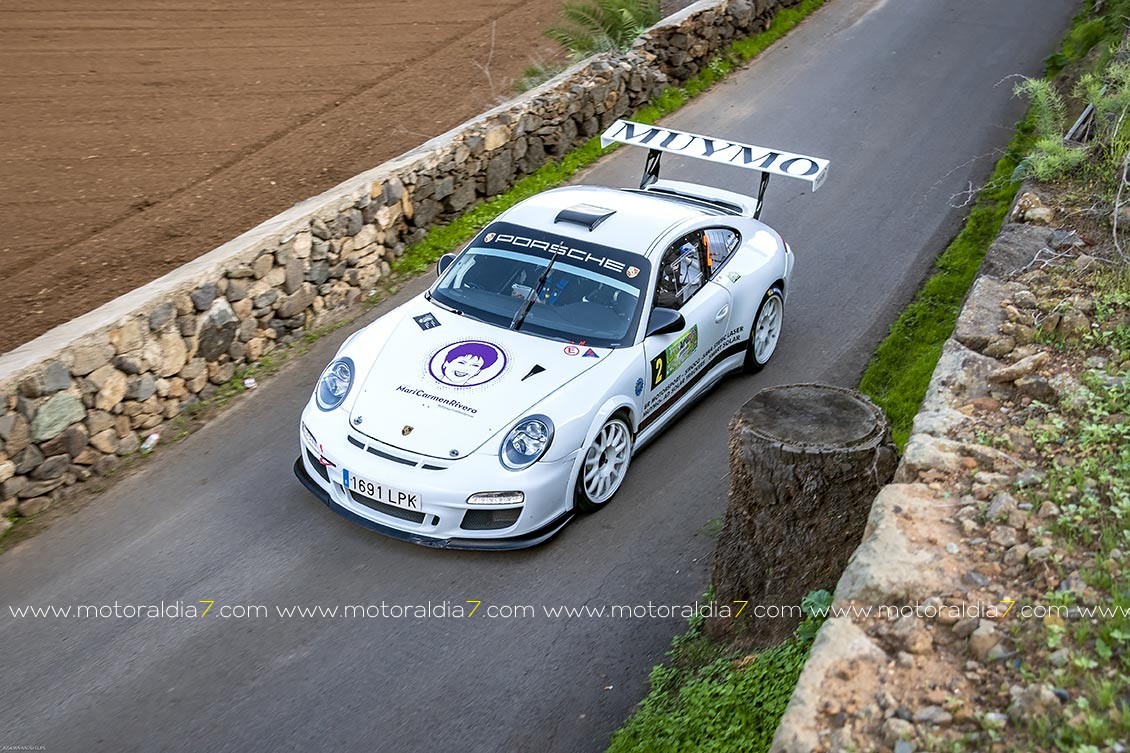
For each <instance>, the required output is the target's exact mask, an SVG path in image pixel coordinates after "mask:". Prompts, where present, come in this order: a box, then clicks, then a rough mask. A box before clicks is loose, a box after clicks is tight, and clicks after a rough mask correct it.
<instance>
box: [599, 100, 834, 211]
mask: <svg viewBox="0 0 1130 753" xmlns="http://www.w3.org/2000/svg"><path fill="white" fill-rule="evenodd" d="M611 144H627V145H628V146H641V147H645V148H646V149H647V150H648V152H647V162H646V163H645V166H644V176H643V180H642V181H640V188H641V189H645V188H647V187H648V186H649V185H651V184H652V183H654V182H655V181H657V180H658V179H659V161H660V158H661V157H662V154H663V152H671V153H672V154H679V155H682V156H683V157H693V158H695V159H701V160H708V161H710V162H718V163H721V164H723V165H732V166H734V167H740V168H744V169H746V170H755V171H757V172H759V173H761V185H760V187H759V188H758V191H757V211H756V213H755V214H754V216H755V217H760V215H761V205H762V199H763V198H764V196H765V187H766V186H767V185H768V184H769V176H771V175H784V176H786V177H789V178H796V179H798V180H803V181H806V182H808V183H809V184H811V185H812V190H813V191H815V190H816V189H817V188H819V187H820V186H821V185H823V184H824V179H825V178H827V177H828V160H826V159H821V158H819V157H808V156H806V155H803V154H794V153H792V152H785V151H781V150H780V149H767V148H765V147H763V146H753V145H752V144H742V143H740V142H737V141H725V140H722V139H717V138H713V137H711V136H699V135H698V134H695V133H687V132H685V131H676V130H674V129H672V128H665V127H663V126H657V125H644V124H642V123H633V122H632V121H630V120H617V121H616V122H615V123H613V124H612V125H611V126H609V127H608V130H606V131H605V132H604V133H602V134H601V135H600V145H601V147H608V146H610V145H611Z"/></svg>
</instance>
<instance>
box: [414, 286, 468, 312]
mask: <svg viewBox="0 0 1130 753" xmlns="http://www.w3.org/2000/svg"><path fill="white" fill-rule="evenodd" d="M424 299H425V300H427V301H430V302H431V303H434V304H435V305H437V306H439V307H440V308H441V309H445V310H447V311H450V312H451V313H453V314H459V316H463V312H462V311H460V310H459V309H457V308H455V307H454V306H448V305H447V304H446V303H441V302H439V301H437V300H436V299H435V296H433V295H432V294H431V293H428V292H425V293H424Z"/></svg>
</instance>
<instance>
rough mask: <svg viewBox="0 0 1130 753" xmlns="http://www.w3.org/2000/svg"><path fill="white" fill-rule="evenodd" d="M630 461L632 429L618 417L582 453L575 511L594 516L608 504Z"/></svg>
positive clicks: (626, 472)
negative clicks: (590, 513)
mask: <svg viewBox="0 0 1130 753" xmlns="http://www.w3.org/2000/svg"><path fill="white" fill-rule="evenodd" d="M631 461H632V430H631V428H630V427H629V426H628V424H627V422H625V421H624V419H622V418H620V417H618V416H616V417H613V418H610V419H608V421H607V422H606V423H605V424H604V426H602V427H601V428H600V431H598V432H597V433H596V436H595V437H593V440H592V442H591V443H590V444H589V446H588V449H587V450H585V456H584V460H583V461H582V462H581V472H580V473H579V474H578V475H577V489H576V493H575V495H574V500H575V502H576V508H577V509H578V510H580V511H581V512H596V511H597V510H600V509H601V508H603V507H604V506H605V505H606V504H608V501H609V500H610V499H612V496H613V495H614V494H616V491H617V490H618V489H619V488H620V485H621V484H623V483H624V478H625V477H626V476H627V475H628V465H629V464H630V463H631Z"/></svg>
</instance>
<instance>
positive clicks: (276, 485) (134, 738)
mask: <svg viewBox="0 0 1130 753" xmlns="http://www.w3.org/2000/svg"><path fill="white" fill-rule="evenodd" d="M1075 8H1076V3H1075V2H1074V1H1073V0H1055V1H1054V2H1053V1H1052V0H1046V1H1045V2H1041V3H1039V8H1038V10H1037V9H1035V7H1034V4H1033V3H1031V2H1030V0H995V1H994V2H991V3H987V2H984V1H983V0H898V2H885V1H884V0H832V1H831V2H830V3H829V5H828V6H826V7H825V8H824V9H822V10H821V11H819V12H818V13H816V14H815V15H814V16H813V17H812V18H811V19H810V20H809V21H807V22H806V23H805V24H804V25H803V26H802V27H800V28H798V29H797V30H796V31H795V32H793V34H791V35H790V36H789V37H788V38H787V39H785V40H784V41H783V42H782V43H781V44H779V45H778V46H777V47H775V48H774V49H772V50H770V51H769V52H768V53H767V54H765V55H764V56H763V57H762V58H761V59H760V60H759V61H757V62H756V64H754V65H753V66H751V67H750V68H749V69H747V70H745V71H742V72H739V73H737V74H735V75H733V76H731V78H730V80H729V81H728V82H726V83H725V84H724V85H722V86H719V87H718V88H717V89H715V90H714V91H712V92H710V93H709V94H708V95H706V96H704V97H702V98H701V99H699V100H698V101H696V102H695V103H694V104H692V105H690V106H688V107H686V108H685V109H683V110H682V111H681V112H679V113H678V114H677V115H675V116H674V117H672V118H670V120H669V123H670V124H671V125H673V126H675V127H678V128H684V129H687V130H692V131H698V132H704V133H709V134H716V135H719V136H725V137H733V138H736V139H739V140H745V141H749V142H752V143H757V144H762V145H768V146H775V147H781V148H785V149H791V150H795V151H799V152H802V153H808V154H813V155H816V156H824V157H828V158H830V159H831V160H832V165H831V170H830V173H829V178H828V181H827V183H826V185H825V186H824V187H823V188H822V189H821V190H820V191H819V192H818V193H815V194H810V193H806V187H805V185H804V184H801V183H799V182H791V181H785V180H783V179H777V180H775V181H773V184H772V185H771V186H770V193H769V199H768V204H767V208H766V211H765V214H764V219H765V220H767V221H768V222H770V223H771V224H773V225H774V226H775V227H776V228H777V229H778V230H780V231H781V233H782V234H783V235H784V236H785V238H786V239H787V240H788V241H789V242H790V243H791V244H792V246H793V248H794V249H795V250H796V252H797V255H798V267H797V272H796V275H795V286H794V289H793V291H792V294H791V298H790V301H789V305H788V308H787V310H786V325H785V334H784V337H783V339H782V342H781V345H780V348H779V350H778V353H777V356H776V359H775V361H774V362H773V364H772V365H771V366H770V367H769V368H768V369H767V370H766V371H765V372H763V373H762V374H761V375H758V376H757V377H755V378H751V377H740V378H733V379H730V380H728V381H727V382H725V383H723V384H722V385H721V386H720V388H719V389H717V390H716V391H715V392H714V393H713V394H712V395H711V396H710V397H709V399H708V400H706V401H704V402H703V403H701V404H700V405H699V406H698V407H697V408H696V409H694V410H693V411H692V412H690V413H689V414H687V415H686V416H685V417H684V418H683V419H682V420H681V421H680V422H678V423H677V424H676V425H675V426H674V427H673V428H672V429H671V430H669V431H668V432H667V433H666V434H665V435H664V436H663V437H662V438H660V439H659V440H658V441H657V442H656V443H655V444H653V445H652V446H651V447H650V448H648V449H647V450H646V451H645V452H644V453H642V454H641V455H640V456H639V457H638V458H637V459H636V461H635V463H634V465H633V468H632V473H631V475H630V477H629V479H628V482H627V484H626V485H625V487H624V488H623V490H622V491H621V493H620V495H619V497H618V498H617V500H616V502H615V504H613V505H612V506H611V507H610V508H609V509H608V510H605V511H603V512H602V513H600V514H599V515H596V516H593V517H587V518H583V519H581V520H579V521H578V522H576V523H575V524H573V525H572V526H570V527H569V528H567V529H566V530H565V531H564V532H563V533H562V534H561V535H560V536H559V537H558V538H556V539H555V540H554V541H552V542H550V543H549V544H547V545H545V546H543V547H541V548H538V549H535V550H532V551H525V552H518V553H509V554H482V553H459V552H444V551H434V550H429V549H423V548H418V547H413V546H411V545H407V544H402V543H398V542H394V541H390V540H386V539H383V538H381V537H379V536H376V535H374V534H371V533H369V532H368V531H365V530H362V529H360V528H358V527H355V526H353V525H351V524H349V523H347V522H345V521H344V520H342V519H340V518H338V517H337V516H336V515H334V514H333V513H331V512H329V511H328V510H326V509H325V508H324V507H322V506H321V504H320V503H318V502H317V501H315V500H314V499H313V498H312V497H311V496H309V495H308V494H307V493H306V492H305V491H304V490H302V489H301V488H300V487H299V486H298V484H297V482H296V481H295V480H294V479H293V477H292V476H291V472H290V465H291V462H292V461H293V458H294V456H295V452H296V449H295V448H296V421H297V417H298V413H299V410H300V407H301V406H302V404H303V402H304V401H305V400H306V397H307V395H308V393H309V389H310V386H311V385H312V383H313V381H314V379H315V378H316V376H317V373H318V371H319V370H320V369H321V367H322V365H323V364H324V362H325V361H326V360H327V359H328V358H329V357H330V356H331V355H332V353H333V351H334V350H335V348H336V347H337V345H338V344H339V342H340V341H341V340H342V339H343V338H344V336H345V333H344V332H341V333H338V335H337V336H334V337H331V338H327V339H326V340H325V341H323V342H320V343H319V344H318V345H317V346H316V347H315V348H314V349H313V351H312V352H311V353H310V355H309V356H308V357H306V358H305V359H303V360H302V361H301V362H299V363H295V364H293V365H292V366H291V367H289V368H287V369H286V370H285V371H284V372H283V373H282V374H280V375H279V376H278V377H277V378H275V379H274V380H273V381H271V382H270V383H269V384H267V385H264V386H263V387H262V388H261V389H259V390H258V391H257V392H255V393H254V394H252V395H251V396H250V397H249V398H248V399H246V400H244V401H242V403H241V404H239V405H238V406H237V407H236V408H235V409H233V410H231V411H230V412H229V413H228V414H227V415H225V416H224V417H222V418H220V419H219V420H216V421H215V422H214V423H212V424H211V425H209V426H208V427H206V428H205V429H203V430H202V431H200V432H199V433H197V434H195V435H194V436H192V437H191V438H189V439H188V440H187V441H185V442H183V443H182V444H180V445H177V446H174V447H169V448H166V449H164V450H162V452H161V453H160V455H159V459H158V460H157V461H156V462H152V463H150V464H149V465H150V467H149V468H148V469H147V470H145V471H144V472H143V473H140V474H137V475H134V476H132V477H130V478H127V479H124V480H123V481H122V482H121V483H119V484H118V485H117V486H116V487H115V488H114V489H113V490H112V491H111V492H110V493H108V494H106V495H105V497H104V498H103V499H100V500H98V501H96V502H94V503H93V504H91V505H90V506H88V507H86V508H85V509H83V510H82V511H80V512H79V513H77V514H75V515H74V516H72V517H70V518H68V519H66V520H64V521H61V522H60V523H58V524H57V525H55V526H54V527H52V528H51V529H49V530H48V531H46V532H44V533H43V534H41V535H39V536H37V537H35V538H33V539H31V540H29V541H27V542H25V543H23V544H21V545H20V546H18V547H16V548H14V549H13V550H12V551H10V552H8V553H7V554H5V555H4V556H3V557H0V591H2V597H0V602H2V605H3V606H2V609H3V613H2V614H0V635H2V636H3V642H4V647H5V651H4V656H3V658H0V745H43V746H46V749H47V750H50V751H78V750H82V751H96V750H98V751H100V750H106V751H123V750H166V751H180V750H183V751H199V750H209V751H220V750H223V751H248V750H369V751H396V752H400V751H424V750H440V749H457V750H461V751H465V752H467V753H469V752H471V751H497V750H527V749H537V750H539V751H542V752H545V753H548V752H549V751H596V750H601V749H602V748H603V747H604V745H605V744H606V742H607V739H608V735H609V733H610V732H611V731H612V730H613V729H615V728H616V727H617V726H618V725H619V724H620V723H621V722H622V721H623V719H624V718H625V717H626V715H627V714H628V712H629V711H630V709H631V707H632V705H633V704H634V703H635V702H636V701H637V700H638V699H639V698H640V697H641V696H642V695H643V693H644V691H645V686H646V678H647V673H648V669H649V667H650V666H651V665H652V664H653V663H655V662H657V661H659V660H660V659H661V657H662V654H663V651H664V649H665V648H666V647H667V645H668V642H669V641H670V639H671V637H672V636H673V635H674V634H675V633H677V632H680V631H681V630H682V628H683V625H684V622H683V620H682V619H681V618H669V619H640V620H624V619H610V618H582V617H574V618H571V619H570V618H564V617H561V618H550V617H546V616H538V617H532V618H525V619H489V618H487V617H485V616H484V613H483V612H481V613H480V614H477V615H476V616H475V617H473V618H470V619H466V618H463V619H452V618H441V617H430V618H419V619H416V618H413V619H396V618H391V617H389V618H380V617H378V618H374V619H360V618H357V619H351V620H344V619H340V618H338V619H331V618H307V619H301V618H297V617H294V618H290V619H285V618H282V617H278V616H272V617H263V618H257V619H243V620H240V619H222V618H220V617H218V616H216V614H215V613H213V614H210V615H209V616H208V617H205V618H203V619H201V618H197V619H191V620H190V619H184V618H182V619H173V618H149V619H140V620H137V619H135V620H126V619H122V620H115V619H105V620H102V619H87V620H82V621H77V620H74V619H63V618H49V619H31V618H22V619H20V618H14V617H13V616H12V615H11V613H10V612H9V610H8V607H9V606H10V605H17V606H18V605H25V604H31V605H36V606H46V605H58V606H65V605H68V604H95V605H101V604H113V603H114V602H115V601H116V602H118V603H119V604H156V603H158V602H160V601H162V600H163V601H165V602H166V603H171V602H176V601H178V600H179V601H182V602H185V603H187V604H192V605H196V606H199V607H200V608H203V605H200V604H197V601H198V600H200V599H209V600H215V601H216V606H215V607H214V609H217V610H218V608H219V606H220V605H228V606H232V605H265V606H268V607H270V608H271V609H272V610H273V609H274V607H275V606H277V605H283V606H285V605H293V604H299V605H305V606H312V605H327V606H329V605H342V604H380V602H381V601H382V600H383V601H385V602H387V603H388V604H425V603H427V602H428V601H429V600H430V601H432V602H444V601H448V602H452V603H454V604H458V605H460V606H467V605H466V604H465V600H468V599H476V600H481V601H482V602H483V604H484V606H483V607H481V609H482V610H484V612H485V608H486V605H495V606H501V605H531V606H534V607H536V608H537V609H539V610H540V609H541V607H543V606H546V605H548V606H552V605H568V606H574V607H576V606H582V605H591V606H600V605H612V604H647V603H648V602H649V601H650V602H653V603H662V604H683V603H690V602H693V600H694V599H695V597H696V595H698V594H700V593H701V592H702V591H703V590H704V588H705V586H706V583H707V581H708V579H709V567H708V561H709V554H710V551H711V548H712V546H713V543H714V542H713V539H712V538H711V536H710V535H709V533H708V532H707V530H704V527H707V526H708V524H709V522H710V521H711V520H712V519H716V518H717V517H718V516H719V515H721V514H722V512H723V510H724V506H725V498H724V495H725V485H726V423H727V421H728V419H729V417H730V415H731V414H732V413H733V411H734V410H735V409H736V408H737V407H738V406H739V405H740V404H741V403H742V402H743V401H745V400H746V399H747V398H748V397H749V396H751V395H752V394H753V393H754V392H756V391H757V390H758V389H760V388H762V387H765V386H767V385H770V384H774V383H782V382H795V381H811V380H819V381H826V382H831V383H835V384H852V383H854V382H855V381H856V380H857V379H858V376H859V374H860V372H861V370H862V368H863V366H864V364H865V362H866V360H867V357H868V354H869V353H870V352H871V350H872V348H873V347H874V345H875V344H876V343H877V342H878V340H879V339H880V337H881V336H882V334H883V332H884V331H885V330H886V328H887V327H888V325H889V323H890V322H891V320H892V319H893V317H894V316H895V314H896V312H897V311H898V310H899V308H900V307H901V306H902V305H903V304H904V303H905V302H906V301H907V300H908V299H909V298H910V296H911V295H912V293H913V291H914V289H915V287H916V285H917V284H918V282H919V281H920V280H921V279H922V277H923V276H924V274H925V273H926V271H927V270H928V268H929V265H930V261H931V259H932V258H933V257H934V256H935V255H936V254H937V253H938V252H939V251H940V250H941V249H942V247H943V246H944V245H945V243H946V241H947V240H948V239H949V238H950V237H951V236H952V235H953V233H954V232H955V231H956V229H957V228H958V226H959V222H960V219H961V215H962V212H961V210H958V209H954V208H952V207H951V206H950V198H951V194H953V193H954V192H957V191H960V190H962V189H964V188H966V186H967V184H968V182H969V181H974V182H976V181H978V180H979V179H981V178H983V176H985V175H986V174H987V172H988V170H989V169H990V166H991V164H992V161H993V157H992V153H993V151H994V150H995V149H998V148H999V147H1001V146H1002V145H1003V144H1004V143H1005V142H1006V141H1007V139H1008V138H1009V136H1010V134H1011V130H1012V124H1013V123H1014V121H1015V120H1016V119H1017V118H1018V117H1019V116H1020V114H1021V112H1022V109H1023V105H1022V103H1020V102H1018V101H1017V100H1015V99H1013V98H1012V97H1011V94H1010V88H1011V87H1010V85H1009V84H1008V83H1005V84H998V82H1000V81H1001V80H1002V79H1004V78H1005V77H1006V76H1009V75H1010V74H1015V73H1026V74H1034V73H1037V72H1038V71H1039V70H1040V61H1041V59H1042V58H1043V57H1044V56H1045V55H1047V54H1048V53H1049V52H1051V51H1052V48H1053V46H1054V44H1055V41H1056V40H1057V39H1058V38H1059V36H1060V35H1061V33H1062V31H1063V30H1064V29H1065V28H1066V25H1067V23H1068V20H1069V16H1070V15H1071V13H1072V12H1073V11H1074V9H1075ZM641 156H642V155H641V154H639V153H638V152H636V153H630V152H629V150H622V151H621V152H619V153H618V154H616V155H615V156H614V157H613V158H611V159H608V160H606V161H605V162H604V163H603V164H601V165H599V166H598V167H597V168H596V169H594V170H592V171H590V172H589V173H588V174H587V175H586V176H585V177H584V180H585V181H586V182H595V183H606V184H612V185H631V184H633V183H634V182H635V181H636V180H637V177H638V174H639V171H640V169H641V162H642V160H641ZM666 163H667V164H666V165H665V168H666V169H665V175H669V176H671V177H676V176H677V175H681V176H682V177H685V178H687V179H691V180H694V179H702V180H704V181H708V182H718V183H720V184H721V185H723V186H724V187H726V188H731V189H738V190H741V189H749V190H753V183H752V181H751V178H750V176H749V174H748V173H745V172H742V171H738V170H727V169H725V168H716V167H710V166H708V165H705V164H696V165H687V166H686V169H685V170H678V169H672V168H677V167H678V161H677V160H673V159H669V160H666ZM415 289H419V285H417V286H415ZM405 295H407V293H405ZM402 298H403V296H402ZM797 556H801V557H808V556H813V553H811V552H798V553H797Z"/></svg>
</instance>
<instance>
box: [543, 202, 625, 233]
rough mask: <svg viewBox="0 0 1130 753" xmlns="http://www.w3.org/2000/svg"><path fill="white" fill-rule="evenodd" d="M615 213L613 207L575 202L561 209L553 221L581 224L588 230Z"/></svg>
mask: <svg viewBox="0 0 1130 753" xmlns="http://www.w3.org/2000/svg"><path fill="white" fill-rule="evenodd" d="M614 214H616V210H615V209H605V208H604V207H594V206H593V205H592V204H577V205H576V206H574V207H569V208H568V209H562V210H561V211H560V212H559V213H558V215H557V217H556V218H554V220H553V223H554V224H557V223H558V222H571V223H573V224H574V225H581V226H583V227H586V228H588V229H589V231H593V230H596V226H597V225H599V224H600V223H602V222H604V221H605V220H607V219H608V218H609V217H611V216H612V215H614Z"/></svg>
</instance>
